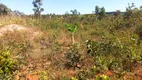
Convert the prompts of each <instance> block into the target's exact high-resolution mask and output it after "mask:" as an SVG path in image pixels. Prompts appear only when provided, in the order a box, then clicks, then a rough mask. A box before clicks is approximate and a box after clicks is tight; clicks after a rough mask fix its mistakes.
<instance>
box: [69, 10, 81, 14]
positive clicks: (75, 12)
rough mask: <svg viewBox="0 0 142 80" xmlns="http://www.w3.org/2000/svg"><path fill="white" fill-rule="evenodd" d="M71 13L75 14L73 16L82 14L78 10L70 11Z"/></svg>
mask: <svg viewBox="0 0 142 80" xmlns="http://www.w3.org/2000/svg"><path fill="white" fill-rule="evenodd" d="M70 12H71V13H72V14H73V15H77V14H80V13H79V12H78V11H77V10H76V9H74V10H70Z"/></svg>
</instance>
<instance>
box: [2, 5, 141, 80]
mask: <svg viewBox="0 0 142 80" xmlns="http://www.w3.org/2000/svg"><path fill="white" fill-rule="evenodd" d="M96 10H98V14H97V15H96V14H84V15H81V14H78V13H77V14H75V13H74V14H67V15H41V16H39V15H40V14H39V13H37V14H36V13H35V14H36V16H38V17H40V18H37V17H34V16H32V15H28V16H27V15H24V16H15V15H13V16H9V15H1V16H0V18H1V19H0V26H1V27H3V26H5V25H9V24H15V25H18V26H20V25H22V26H24V27H25V28H26V29H27V30H25V31H24V30H20V31H19V30H16V29H15V31H14V32H10V31H8V32H5V33H3V34H2V36H0V42H1V43H0V79H2V80H25V79H28V80H33V79H34V80H37V79H39V80H117V79H118V80H119V79H120V80H129V79H130V80H131V79H132V80H133V79H134V80H138V79H139V80H141V79H142V78H141V77H142V76H141V75H140V74H141V71H142V69H141V67H142V53H141V50H142V49H141V47H142V45H141V37H142V9H141V8H135V7H133V6H131V7H128V8H127V11H126V12H125V14H119V13H118V12H117V13H116V14H117V15H116V14H115V15H107V14H104V12H105V10H104V8H101V9H100V8H99V7H98V9H96ZM35 12H36V11H35ZM1 30H2V28H0V31H1ZM132 76H133V77H132Z"/></svg>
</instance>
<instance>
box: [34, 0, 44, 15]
mask: <svg viewBox="0 0 142 80" xmlns="http://www.w3.org/2000/svg"><path fill="white" fill-rule="evenodd" d="M42 4H43V3H42V0H34V1H33V6H34V9H33V11H34V14H35V16H36V17H40V15H41V12H42V11H44V9H43V8H41V6H42Z"/></svg>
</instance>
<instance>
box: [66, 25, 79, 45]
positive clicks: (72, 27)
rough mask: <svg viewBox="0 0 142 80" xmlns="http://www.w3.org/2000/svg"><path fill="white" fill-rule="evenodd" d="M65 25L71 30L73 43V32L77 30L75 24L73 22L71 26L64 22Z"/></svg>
mask: <svg viewBox="0 0 142 80" xmlns="http://www.w3.org/2000/svg"><path fill="white" fill-rule="evenodd" d="M65 26H66V27H67V29H68V31H69V32H71V40H72V44H74V33H75V32H76V30H77V24H74V25H73V26H70V25H69V24H66V25H65Z"/></svg>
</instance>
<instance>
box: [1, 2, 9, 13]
mask: <svg viewBox="0 0 142 80" xmlns="http://www.w3.org/2000/svg"><path fill="white" fill-rule="evenodd" d="M10 11H11V10H10V9H9V8H8V7H7V6H6V5H4V4H2V3H0V15H7V14H9V13H10Z"/></svg>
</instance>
